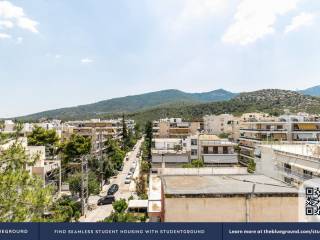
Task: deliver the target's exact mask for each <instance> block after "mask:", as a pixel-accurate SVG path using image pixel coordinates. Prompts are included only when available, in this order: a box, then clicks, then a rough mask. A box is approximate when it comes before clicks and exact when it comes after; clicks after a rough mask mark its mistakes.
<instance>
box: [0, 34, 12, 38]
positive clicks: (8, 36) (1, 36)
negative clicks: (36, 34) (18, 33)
mask: <svg viewBox="0 0 320 240" xmlns="http://www.w3.org/2000/svg"><path fill="white" fill-rule="evenodd" d="M8 38H11V35H9V34H6V33H0V39H8Z"/></svg>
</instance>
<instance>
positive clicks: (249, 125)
mask: <svg viewBox="0 0 320 240" xmlns="http://www.w3.org/2000/svg"><path fill="white" fill-rule="evenodd" d="M319 141H320V121H313V119H309V118H307V117H305V116H298V115H284V116H280V117H278V118H274V119H273V121H270V120H263V119H260V120H259V121H255V120H251V121H247V122H243V123H242V125H241V128H240V138H239V143H240V148H241V150H240V162H241V163H243V164H247V162H248V160H249V159H252V160H255V158H257V157H258V158H259V157H260V152H259V150H257V149H256V146H257V145H259V144H262V143H269V144H271V143H308V142H309V143H310V142H313V143H317V142H319Z"/></svg>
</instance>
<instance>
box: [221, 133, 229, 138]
mask: <svg viewBox="0 0 320 240" xmlns="http://www.w3.org/2000/svg"><path fill="white" fill-rule="evenodd" d="M228 137H229V134H228V133H220V134H219V138H228Z"/></svg>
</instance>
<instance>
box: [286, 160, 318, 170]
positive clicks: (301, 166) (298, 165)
mask: <svg viewBox="0 0 320 240" xmlns="http://www.w3.org/2000/svg"><path fill="white" fill-rule="evenodd" d="M288 164H289V165H291V166H293V167H297V168H300V169H303V170H307V171H310V172H313V173H319V172H320V169H318V168H313V167H307V166H305V165H301V164H297V163H290V162H289V163H288Z"/></svg>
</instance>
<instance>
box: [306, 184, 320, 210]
mask: <svg viewBox="0 0 320 240" xmlns="http://www.w3.org/2000/svg"><path fill="white" fill-rule="evenodd" d="M306 215H320V189H319V188H318V187H317V188H312V187H307V188H306Z"/></svg>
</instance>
